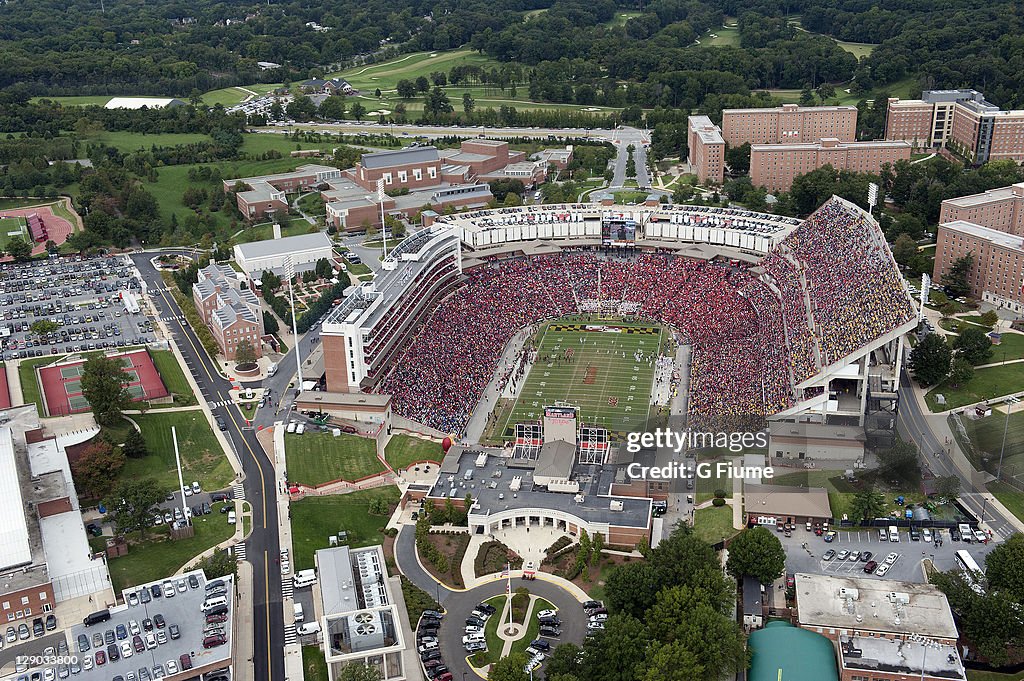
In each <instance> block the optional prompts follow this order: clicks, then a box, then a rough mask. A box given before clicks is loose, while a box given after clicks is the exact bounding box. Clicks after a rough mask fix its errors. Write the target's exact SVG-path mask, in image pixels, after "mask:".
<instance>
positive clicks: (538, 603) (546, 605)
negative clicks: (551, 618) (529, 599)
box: [488, 598, 555, 653]
mask: <svg viewBox="0 0 1024 681" xmlns="http://www.w3.org/2000/svg"><path fill="white" fill-rule="evenodd" d="M554 609H555V606H554V605H553V604H552V603H551V601H549V600H547V599H544V598H537V599H536V600H535V601H534V602H533V609H532V610H531V611H530V621H529V623H527V625H526V635H525V636H523V637H522V638H521V639H519V640H518V641H516V642H515V643H513V644H512V652H513V653H525V652H526V649H527V648H529V647H530V642H531V641H533V640H535V639H536V638H537V634H539V633H540V620H538V619H537V613H538V612H540V611H541V610H554ZM488 647H490V644H488Z"/></svg>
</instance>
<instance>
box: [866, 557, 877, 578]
mask: <svg viewBox="0 0 1024 681" xmlns="http://www.w3.org/2000/svg"><path fill="white" fill-rule="evenodd" d="M877 567H878V562H877V561H874V560H869V561H868V562H866V563H864V572H865V573H866V574H869V575H870V574H871V573H872V572H874V571H875V568H877Z"/></svg>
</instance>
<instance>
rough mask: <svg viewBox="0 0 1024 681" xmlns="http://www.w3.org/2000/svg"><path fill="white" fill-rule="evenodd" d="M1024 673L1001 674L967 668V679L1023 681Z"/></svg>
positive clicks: (974, 680) (972, 680) (971, 680)
mask: <svg viewBox="0 0 1024 681" xmlns="http://www.w3.org/2000/svg"><path fill="white" fill-rule="evenodd" d="M1022 680H1024V674H999V673H997V672H983V671H979V670H977V669H968V670H967V681H1022Z"/></svg>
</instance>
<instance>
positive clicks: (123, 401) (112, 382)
mask: <svg viewBox="0 0 1024 681" xmlns="http://www.w3.org/2000/svg"><path fill="white" fill-rule="evenodd" d="M130 382H131V379H130V378H128V374H126V373H125V371H124V368H123V367H122V366H121V364H120V363H119V362H118V361H116V360H113V359H110V358H108V357H105V356H103V355H96V356H94V357H90V358H89V359H88V360H87V361H86V362H85V365H84V366H83V367H82V395H83V396H84V397H85V399H86V400H87V401H88V402H89V407H90V408H91V409H92V413H93V415H94V416H95V417H96V422H97V423H99V424H100V425H103V426H110V425H114V424H116V423H119V422H120V421H121V420H122V419H123V416H122V414H121V412H122V411H124V409H125V408H126V407H127V406H128V405H129V404H131V396H130V395H129V394H128V390H127V388H126V386H127V385H128V383H130Z"/></svg>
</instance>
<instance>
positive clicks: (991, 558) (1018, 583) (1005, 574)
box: [985, 533, 1024, 603]
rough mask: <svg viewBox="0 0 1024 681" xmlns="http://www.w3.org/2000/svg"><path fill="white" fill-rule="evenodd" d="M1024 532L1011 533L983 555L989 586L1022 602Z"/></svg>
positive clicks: (1023, 593)
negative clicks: (986, 554)
mask: <svg viewBox="0 0 1024 681" xmlns="http://www.w3.org/2000/svg"><path fill="white" fill-rule="evenodd" d="M1021 565H1024V534H1019V533H1017V534H1012V535H1010V537H1009V538H1008V539H1007V540H1006V541H1004V542H1002V543H1001V544H999V545H997V546H996V547H995V548H994V549H992V552H991V553H990V554H988V556H986V557H985V576H986V577H987V578H988V583H989V587H991V588H992V589H995V590H997V591H1001V592H1004V593H1006V594H1007V595H1009V596H1010V597H1011V598H1013V600H1014V601H1016V602H1017V603H1024V570H1021Z"/></svg>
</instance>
